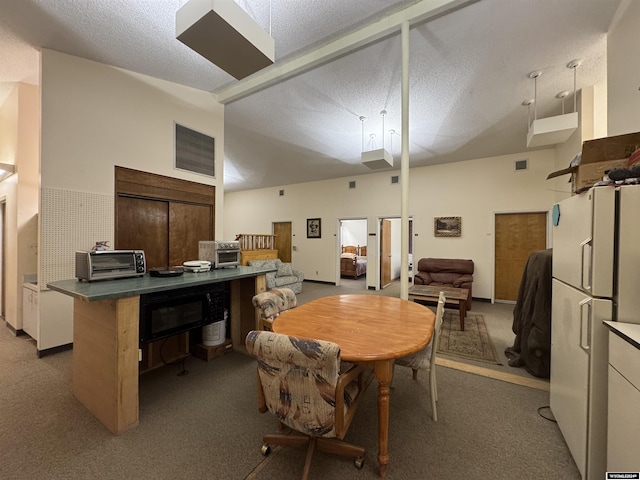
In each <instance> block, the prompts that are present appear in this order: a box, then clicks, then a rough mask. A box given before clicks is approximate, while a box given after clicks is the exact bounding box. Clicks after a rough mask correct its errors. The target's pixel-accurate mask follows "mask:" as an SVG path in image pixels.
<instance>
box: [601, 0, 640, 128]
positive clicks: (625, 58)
mask: <svg viewBox="0 0 640 480" xmlns="http://www.w3.org/2000/svg"><path fill="white" fill-rule="evenodd" d="M639 25H640V2H638V1H637V0H622V2H621V4H620V7H619V8H618V11H617V12H616V18H615V19H614V21H613V22H612V25H611V29H610V31H609V35H608V39H607V88H608V110H609V115H608V118H609V123H608V134H609V136H612V135H622V134H625V133H633V132H638V131H640V113H639V112H640V92H639V91H638V86H639V85H640V82H639V79H640V62H638V45H640V29H639V28H638V26H639Z"/></svg>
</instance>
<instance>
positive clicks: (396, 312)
mask: <svg viewBox="0 0 640 480" xmlns="http://www.w3.org/2000/svg"><path fill="white" fill-rule="evenodd" d="M434 324H435V314H434V313H433V312H432V311H431V310H429V309H428V308H427V307H425V306H423V305H420V304H417V303H414V302H410V301H408V300H401V299H399V298H395V297H386V296H382V295H333V296H329V297H322V298H318V299H316V300H312V301H310V302H307V303H305V304H303V305H300V306H299V307H297V308H293V309H290V310H287V311H286V312H283V313H282V314H281V315H280V316H279V317H278V318H277V319H276V320H275V322H274V323H273V326H272V329H273V331H274V332H276V333H282V334H285V335H293V336H297V337H305V338H314V339H319V340H327V341H330V342H334V343H337V344H338V345H339V346H340V357H341V358H342V360H345V361H348V362H352V363H358V364H364V365H367V366H369V367H370V368H372V369H373V370H374V372H375V377H376V380H377V382H378V464H379V466H380V470H379V472H380V476H381V477H384V476H385V475H386V473H387V464H388V463H389V453H388V442H389V394H390V391H391V379H392V376H393V362H394V360H395V359H396V358H399V357H403V356H405V355H409V354H411V353H415V352H417V351H418V350H420V349H422V348H424V347H425V346H426V345H427V344H428V343H429V341H430V340H431V336H432V335H433V329H434Z"/></svg>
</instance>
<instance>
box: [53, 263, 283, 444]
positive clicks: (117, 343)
mask: <svg viewBox="0 0 640 480" xmlns="http://www.w3.org/2000/svg"><path fill="white" fill-rule="evenodd" d="M271 271H273V269H272V268H261V267H245V266H241V267H237V268H229V269H222V270H212V271H210V272H201V273H191V272H185V273H184V274H183V275H181V276H177V277H151V276H150V275H149V274H146V275H144V276H142V277H135V278H124V279H117V280H107V281H98V282H80V281H78V280H59V281H55V282H51V283H49V284H47V287H48V288H49V289H51V290H55V291H57V292H60V293H63V294H65V295H69V296H71V297H73V299H74V302H73V359H72V389H73V394H74V395H75V396H76V398H78V400H80V402H82V404H83V405H84V406H85V407H86V408H87V409H88V410H89V411H90V412H91V413H93V414H94V415H95V416H96V417H97V418H98V420H100V421H101V422H102V424H103V425H104V426H105V427H107V429H108V430H109V431H110V432H111V433H113V434H114V435H119V434H121V433H123V432H124V431H126V430H128V429H130V428H133V427H135V426H136V425H138V421H139V409H138V403H139V400H138V374H139V365H138V362H139V361H140V360H141V356H142V351H141V350H140V341H139V311H140V295H144V294H148V293H156V292H169V293H170V292H171V291H172V290H178V289H184V288H189V287H195V286H198V285H206V284H212V283H219V282H227V284H228V289H229V293H230V305H229V314H230V329H231V332H230V333H231V342H232V346H233V349H234V350H236V351H241V352H242V351H244V338H245V336H246V334H247V333H248V332H249V331H250V330H252V329H254V328H256V326H257V317H256V312H255V309H254V307H253V305H252V303H251V299H252V297H253V296H254V295H255V294H256V293H260V292H264V291H265V290H266V278H265V274H266V273H269V272H271Z"/></svg>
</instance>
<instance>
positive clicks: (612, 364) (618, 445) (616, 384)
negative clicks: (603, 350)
mask: <svg viewBox="0 0 640 480" xmlns="http://www.w3.org/2000/svg"><path fill="white" fill-rule="evenodd" d="M639 363H640V350H638V349H637V348H635V347H634V346H632V345H631V344H630V343H628V342H626V341H624V340H623V339H621V338H620V337H618V335H616V334H615V333H613V332H610V333H609V408H608V411H609V415H608V417H609V425H608V435H607V470H608V471H610V472H636V471H638V465H639V464H638V458H640V445H638V442H637V441H635V440H634V439H635V438H636V437H637V435H638V432H640V390H639V389H640V381H638V379H639V378H640V374H639V373H638V369H637V365H638V364H639ZM634 382H636V384H635V385H634Z"/></svg>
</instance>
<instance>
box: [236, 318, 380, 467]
mask: <svg viewBox="0 0 640 480" xmlns="http://www.w3.org/2000/svg"><path fill="white" fill-rule="evenodd" d="M245 344H246V347H247V351H248V352H249V354H251V355H253V356H254V357H256V359H257V360H258V409H259V411H260V412H262V413H264V412H266V411H269V412H271V413H272V414H274V415H275V416H276V417H277V418H278V420H279V421H280V426H281V427H282V426H283V425H284V426H287V427H289V428H291V429H293V430H294V431H295V432H297V433H295V432H294V433H291V434H286V433H283V434H269V435H265V436H264V437H263V446H262V453H263V455H268V454H269V453H270V451H271V445H287V446H292V447H302V448H304V447H306V449H307V455H306V459H305V464H304V468H303V474H302V478H303V480H304V479H306V478H308V476H309V470H310V467H311V459H312V456H313V452H314V450H315V449H316V448H317V449H318V450H320V451H325V452H329V453H335V454H339V455H345V456H352V457H355V465H356V467H358V468H362V466H363V464H364V453H365V449H364V448H363V447H359V446H356V445H353V444H350V443H347V442H345V441H344V440H343V439H344V436H345V434H346V433H347V430H348V428H349V425H350V424H351V420H352V419H353V416H354V414H355V412H356V409H357V408H358V405H359V404H360V402H361V400H362V398H363V395H364V392H365V390H366V388H367V386H368V385H369V383H370V381H371V377H372V375H368V374H370V373H371V372H370V370H367V369H365V368H364V367H362V366H359V365H353V366H352V367H351V368H350V369H349V370H348V371H347V372H345V373H343V374H340V347H339V346H338V345H337V344H335V343H332V342H326V341H322V340H312V339H307V338H298V337H292V336H288V335H283V334H279V333H274V332H269V331H264V330H262V331H256V330H253V331H251V332H249V334H248V335H247V338H246V342H245ZM300 434H302V435H300Z"/></svg>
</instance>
